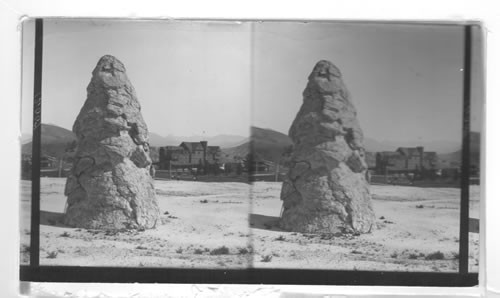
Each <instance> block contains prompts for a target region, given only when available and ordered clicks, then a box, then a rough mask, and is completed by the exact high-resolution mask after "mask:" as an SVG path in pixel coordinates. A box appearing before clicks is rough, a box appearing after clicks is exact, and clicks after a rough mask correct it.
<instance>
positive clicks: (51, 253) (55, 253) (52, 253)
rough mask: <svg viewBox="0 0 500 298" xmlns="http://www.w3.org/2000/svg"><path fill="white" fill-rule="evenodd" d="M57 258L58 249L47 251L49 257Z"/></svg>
mask: <svg viewBox="0 0 500 298" xmlns="http://www.w3.org/2000/svg"><path fill="white" fill-rule="evenodd" d="M55 258H57V251H55V250H54V251H51V252H48V253H47V259H55Z"/></svg>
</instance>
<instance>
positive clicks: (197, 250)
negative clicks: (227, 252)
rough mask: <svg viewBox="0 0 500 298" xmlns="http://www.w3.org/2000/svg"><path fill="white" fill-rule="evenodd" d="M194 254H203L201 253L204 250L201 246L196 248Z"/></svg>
mask: <svg viewBox="0 0 500 298" xmlns="http://www.w3.org/2000/svg"><path fill="white" fill-rule="evenodd" d="M194 254H195V255H201V254H203V250H202V249H201V248H197V249H195V250H194Z"/></svg>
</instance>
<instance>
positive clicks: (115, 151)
mask: <svg viewBox="0 0 500 298" xmlns="http://www.w3.org/2000/svg"><path fill="white" fill-rule="evenodd" d="M73 132H74V133H75V134H76V136H77V139H78V141H77V142H78V145H77V148H76V153H75V158H74V163H73V168H72V170H71V174H70V176H69V177H68V180H67V182H66V188H65V191H64V194H65V195H66V196H67V197H68V200H67V204H66V212H65V213H66V214H65V223H66V224H67V225H70V226H74V227H81V228H89V229H121V228H154V227H155V226H156V224H157V222H159V216H160V211H159V207H158V202H157V200H156V197H155V189H154V185H153V179H152V177H151V176H152V175H151V173H152V172H153V168H152V165H151V159H150V157H149V145H148V138H149V137H148V129H147V126H146V123H145V122H144V120H143V118H142V115H141V106H140V104H139V102H138V100H137V96H136V93H135V90H134V87H133V86H132V84H131V83H130V81H129V79H128V77H127V75H126V73H125V67H124V65H123V64H122V63H121V62H120V61H119V60H118V59H116V58H115V57H113V56H109V55H108V56H104V57H102V58H101V59H100V60H99V62H98V63H97V66H96V68H95V69H94V71H93V72H92V80H91V81H90V84H89V85H88V87H87V100H86V101H85V104H84V105H83V107H82V109H81V110H80V114H79V115H78V117H77V119H76V121H75V123H74V125H73Z"/></svg>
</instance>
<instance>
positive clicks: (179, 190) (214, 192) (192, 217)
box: [21, 178, 251, 268]
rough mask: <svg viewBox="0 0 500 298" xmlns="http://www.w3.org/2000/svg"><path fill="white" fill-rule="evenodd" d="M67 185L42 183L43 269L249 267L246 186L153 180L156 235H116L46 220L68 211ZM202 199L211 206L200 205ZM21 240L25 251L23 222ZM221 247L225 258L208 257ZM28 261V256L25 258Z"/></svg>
mask: <svg viewBox="0 0 500 298" xmlns="http://www.w3.org/2000/svg"><path fill="white" fill-rule="evenodd" d="M64 184H65V179H64V178H42V180H41V210H42V215H41V223H42V224H41V226H40V264H41V265H75V266H127V267H175V268H246V267H248V266H249V265H250V262H251V255H250V254H249V253H248V252H249V248H248V235H249V232H250V231H249V228H248V213H249V199H248V198H249V187H250V186H249V185H248V184H244V183H203V182H186V181H155V187H156V193H157V198H158V201H159V204H160V210H161V214H162V224H161V225H160V226H159V227H158V228H157V229H155V230H146V231H143V232H135V231H124V232H120V233H117V234H114V233H106V232H100V231H88V230H85V229H74V228H67V227H63V226H62V225H61V224H59V223H58V222H57V220H54V218H57V215H56V216H53V214H49V216H46V215H47V212H46V211H48V212H54V213H57V214H61V213H63V212H64V206H65V202H66V197H65V196H64V194H63V191H64ZM22 187H23V190H24V191H23V192H24V193H25V195H24V196H23V197H22V199H21V203H22V204H21V206H22V207H21V208H22V210H24V211H26V210H27V209H29V187H30V183H29V182H27V181H23V182H22ZM25 190H28V193H27V194H26V191H25ZM204 200H206V201H207V202H206V203H202V202H200V201H203V202H204ZM44 211H45V212H44ZM166 212H168V214H164V213H166ZM26 213H27V214H26V215H24V216H23V219H24V220H25V222H28V221H29V219H28V216H29V212H26ZM28 227H29V224H28ZM21 235H22V236H23V235H24V236H23V237H22V248H21V250H22V251H23V246H24V247H26V246H27V244H28V243H29V228H26V225H25V224H24V223H23V224H22V230H21ZM222 246H225V247H227V248H228V252H227V253H224V254H221V255H211V254H210V253H211V252H212V251H213V250H214V249H217V248H220V247H222ZM24 250H25V249H24ZM245 250H247V252H245ZM51 254H52V256H51ZM54 254H56V255H55V256H54ZM28 258H29V257H28V255H27V254H24V256H23V258H22V259H23V260H25V261H27V260H28Z"/></svg>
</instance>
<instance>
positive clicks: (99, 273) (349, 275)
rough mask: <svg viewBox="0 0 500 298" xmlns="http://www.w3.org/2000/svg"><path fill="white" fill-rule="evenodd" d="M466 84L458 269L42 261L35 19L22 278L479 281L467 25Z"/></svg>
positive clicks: (39, 34) (39, 42) (38, 27)
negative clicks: (471, 230)
mask: <svg viewBox="0 0 500 298" xmlns="http://www.w3.org/2000/svg"><path fill="white" fill-rule="evenodd" d="M464 28H465V29H464V67H463V73H464V90H463V134H462V135H463V140H462V152H463V154H462V181H461V203H460V253H459V272H458V273H434V272H384V271H342V270H303V269H254V268H248V269H236V270H214V269H172V268H120V267H77V266H40V265H39V261H40V259H39V253H40V251H39V248H40V233H39V232H40V225H39V224H40V153H41V100H42V99H41V94H42V93H41V92H42V60H43V59H42V58H43V19H40V18H39V19H36V20H35V72H34V105H33V108H34V110H33V116H34V117H33V151H32V152H33V159H32V209H31V212H32V213H31V236H30V237H31V239H30V240H31V245H30V265H27V266H25V265H22V266H20V280H21V281H33V282H105V283H202V284H205V283H228V284H295V285H357V286H361V285H363V286H376V285H378V286H425V287H429V286H431V287H436V286H445V287H469V286H476V285H477V284H478V274H477V273H468V245H469V241H468V238H469V237H468V236H469V235H468V221H469V218H468V217H469V176H470V173H469V161H470V159H469V152H470V144H469V142H470V84H471V48H472V46H471V34H472V33H471V31H472V25H464Z"/></svg>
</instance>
